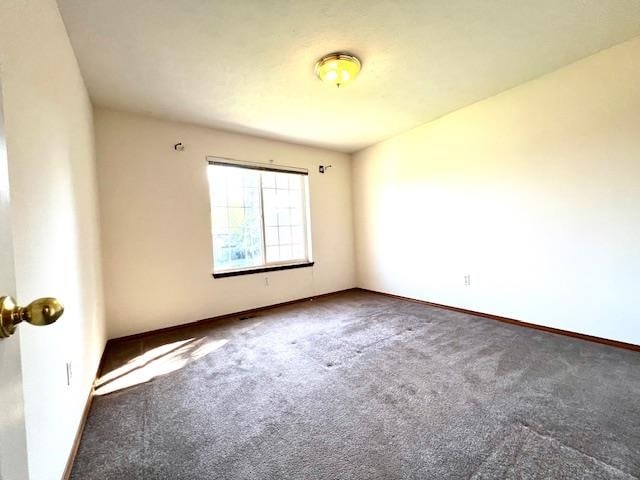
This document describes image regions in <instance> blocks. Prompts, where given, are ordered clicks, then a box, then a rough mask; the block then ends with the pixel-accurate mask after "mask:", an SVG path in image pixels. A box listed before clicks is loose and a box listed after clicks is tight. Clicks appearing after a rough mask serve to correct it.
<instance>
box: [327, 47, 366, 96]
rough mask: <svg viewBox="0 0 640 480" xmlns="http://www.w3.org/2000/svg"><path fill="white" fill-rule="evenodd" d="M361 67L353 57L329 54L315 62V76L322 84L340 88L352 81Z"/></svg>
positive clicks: (347, 54) (346, 54) (337, 53)
mask: <svg viewBox="0 0 640 480" xmlns="http://www.w3.org/2000/svg"><path fill="white" fill-rule="evenodd" d="M361 67H362V64H361V63H360V60H359V59H358V57H356V56H355V55H351V54H349V53H339V52H336V53H330V54H329V55H325V56H324V57H322V58H321V59H320V60H318V61H317V62H316V75H318V78H319V79H320V80H322V81H323V82H326V83H330V84H332V85H335V86H336V87H338V88H340V87H342V86H343V85H346V84H348V83H349V82H351V81H353V79H354V78H356V76H357V75H358V73H359V72H360V68H361Z"/></svg>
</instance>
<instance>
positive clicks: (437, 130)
mask: <svg viewBox="0 0 640 480" xmlns="http://www.w3.org/2000/svg"><path fill="white" fill-rule="evenodd" d="M639 56H640V38H635V39H632V40H630V41H627V42H624V43H622V44H619V45H616V46H614V47H611V48H609V49H607V50H603V51H601V52H599V53H596V54H594V55H592V56H590V57H587V58H585V59H583V60H580V61H578V62H576V63H573V64H571V65H568V66H566V67H563V68H561V69H559V70H557V71H555V72H552V73H550V74H547V75H545V76H543V77H540V78H538V79H536V80H532V81H530V82H527V83H525V84H522V85H520V86H517V87H515V88H512V89H510V90H508V91H506V92H503V93H501V94H498V95H496V96H494V97H491V98H488V99H486V100H483V101H480V102H478V103H475V104H473V105H470V106H468V107H465V108H462V109H460V110H457V111H455V112H453V113H450V114H448V115H446V116H444V117H441V118H439V119H437V120H434V121H432V122H430V123H427V124H425V125H422V126H420V127H417V128H415V129H413V130H410V131H408V132H405V133H403V134H400V135H397V136H395V137H392V138H391V139H389V140H387V141H384V142H382V143H379V144H376V145H374V146H372V147H369V148H367V149H365V150H362V151H360V152H357V153H356V154H354V156H353V162H354V163H353V198H354V200H353V201H354V209H355V212H356V218H355V245H356V251H357V252H358V256H357V272H358V281H357V282H358V286H360V287H364V288H368V289H372V290H378V291H382V292H387V293H393V294H397V295H401V296H406V297H412V298H416V299H419V300H425V301H430V302H434V303H439V304H445V305H451V306H455V307H461V308H464V309H467V310H474V311H480V312H485V313H489V314H494V315H497V316H502V317H509V318H516V319H519V320H522V321H525V322H530V323H535V324H539V325H543V326H548V327H553V328H558V329H561V330H568V331H573V332H577V333H582V334H587V335H592V336H595V337H602V338H608V339H612V340H618V341H622V342H626V343H633V344H640V331H639V330H638V329H637V321H638V316H637V312H636V306H635V303H636V301H635V297H636V296H637V289H638V286H639V285H640V277H639V276H638V272H639V271H640V255H639V254H638V249H637V245H638V242H639V241H640V223H639V222H638V216H637V213H636V205H638V204H639V203H640V162H638V151H640V136H639V135H638V128H637V126H638V125H639V124H640V90H639V89H638V88H637V85H638V84H639V83H640V63H639V62H637V61H634V59H637V58H638V57H639ZM399 245H400V246H401V247H400V248H398V246H399ZM467 275H470V285H465V282H464V278H465V276H467Z"/></svg>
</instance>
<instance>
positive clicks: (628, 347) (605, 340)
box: [356, 288, 640, 352]
mask: <svg viewBox="0 0 640 480" xmlns="http://www.w3.org/2000/svg"><path fill="white" fill-rule="evenodd" d="M356 290H360V291H363V292H369V293H376V294H378V295H384V296H387V297H392V298H398V299H401V300H408V301H410V302H414V303H420V304H422V305H428V306H430V307H436V308H442V309H444V310H451V311H454V312H460V313H466V314H468V315H473V316H475V317H482V318H488V319H490V320H496V321H498V322H502V323H508V324H510V325H517V326H519V327H525V328H531V329H534V330H540V331H542V332H547V333H553V334H556V335H563V336H565V337H572V338H578V339H580V340H586V341H588V342H594V343H600V344H603V345H608V346H610V347H617V348H623V349H625V350H632V351H634V352H640V345H635V344H633V343H625V342H619V341H617V340H610V339H608V338H602V337H594V336H592V335H586V334H584V333H577V332H572V331H569V330H562V329H560V328H553V327H546V326H544V325H537V324H535V323H529V322H523V321H522V320H515V319H513V318H508V317H501V316H499V315H492V314H490V313H484V312H476V311H475V310H467V309H466V308H460V307H452V306H450V305H443V304H441V303H434V302H427V301H426V300H418V299H416V298H411V297H403V296H402V295H395V294H393V293H386V292H379V291H376V290H369V289H367V288H357V289H356Z"/></svg>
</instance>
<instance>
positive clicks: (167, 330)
mask: <svg viewBox="0 0 640 480" xmlns="http://www.w3.org/2000/svg"><path fill="white" fill-rule="evenodd" d="M355 290H358V289H357V288H355V287H354V288H347V289H344V290H337V291H335V292H329V293H322V294H320V295H314V296H312V297H304V298H297V299H295V300H289V301H286V302H281V303H274V304H271V305H265V306H263V307H257V308H250V309H249V310H241V311H239V312H233V313H226V314H224V315H218V316H215V317H209V318H203V319H202V320H196V321H195V322H189V323H182V324H180V325H173V326H171V327H165V328H158V329H156V330H149V331H148V332H141V333H134V334H133V335H126V336H124V337H117V338H112V339H111V340H109V341H108V342H107V345H109V346H111V345H114V344H117V343H121V342H128V341H131V340H140V339H141V338H146V337H151V336H153V335H158V334H162V333H170V332H174V331H176V330H182V329H184V328H189V327H196V326H201V325H206V324H209V323H214V322H218V321H220V320H226V319H229V318H234V317H243V316H246V315H254V314H256V313H260V312H264V311H267V310H272V309H274V308H278V307H286V306H287V305H294V304H296V303H303V302H309V301H312V300H318V299H320V298H324V297H330V296H332V295H339V294H341V293H345V292H351V291H355Z"/></svg>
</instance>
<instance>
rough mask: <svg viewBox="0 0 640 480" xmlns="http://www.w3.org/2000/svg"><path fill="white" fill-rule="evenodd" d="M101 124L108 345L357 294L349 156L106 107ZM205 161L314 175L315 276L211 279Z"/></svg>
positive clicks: (307, 271)
mask: <svg viewBox="0 0 640 480" xmlns="http://www.w3.org/2000/svg"><path fill="white" fill-rule="evenodd" d="M95 124H96V148H97V156H98V170H99V189H100V200H101V213H102V239H103V251H104V271H105V297H106V308H107V318H108V325H109V326H108V334H109V337H110V338H113V337H119V336H123V335H128V334H132V333H137V332H144V331H148V330H153V329H157V328H162V327H167V326H171V325H177V324H181V323H185V322H191V321H195V320H199V319H202V318H208V317H211V316H216V315H221V314H225V313H230V312H235V311H239V310H243V309H249V308H254V307H259V306H263V305H269V304H274V303H278V302H283V301H287V300H292V299H297V298H302V297H308V296H311V295H316V294H322V293H326V292H331V291H336V290H341V289H345V288H351V287H353V286H354V284H355V274H354V259H353V257H354V255H353V241H352V238H353V236H352V217H351V168H350V159H349V156H348V155H346V154H342V153H335V152H331V151H327V150H321V149H316V148H310V147H303V146H298V145H293V144H287V143H283V142H277V141H272V140H265V139H260V138H255V137H250V136H245V135H238V134H231V133H225V132H221V131H216V130H211V129H206V128H200V127H195V126H192V125H187V124H181V123H172V122H167V121H160V120H155V119H152V118H150V117H145V116H140V115H133V114H128V113H120V112H114V111H110V110H103V109H96V111H95ZM179 141H181V142H183V143H184V145H185V151H184V152H182V153H179V152H176V151H175V150H174V149H173V145H174V144H175V143H177V142H179ZM207 155H214V156H216V155H217V156H223V157H229V158H234V159H238V160H248V161H254V162H264V163H268V162H269V161H270V160H273V162H274V163H276V164H280V165H291V166H298V167H304V168H308V169H309V171H310V179H309V181H310V198H311V217H312V225H311V228H312V235H313V254H314V260H315V266H314V267H313V268H302V269H296V270H287V271H279V272H271V273H268V274H255V275H245V276H238V277H230V278H219V279H214V278H212V276H211V273H212V271H213V269H212V247H211V223H210V209H209V190H208V185H207V178H206V165H207V164H206V159H205V157H206V156H207ZM320 164H332V165H333V168H331V169H329V171H328V173H326V174H324V175H321V174H319V173H318V165H320ZM267 276H268V277H269V285H268V286H266V285H265V277H267Z"/></svg>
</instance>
